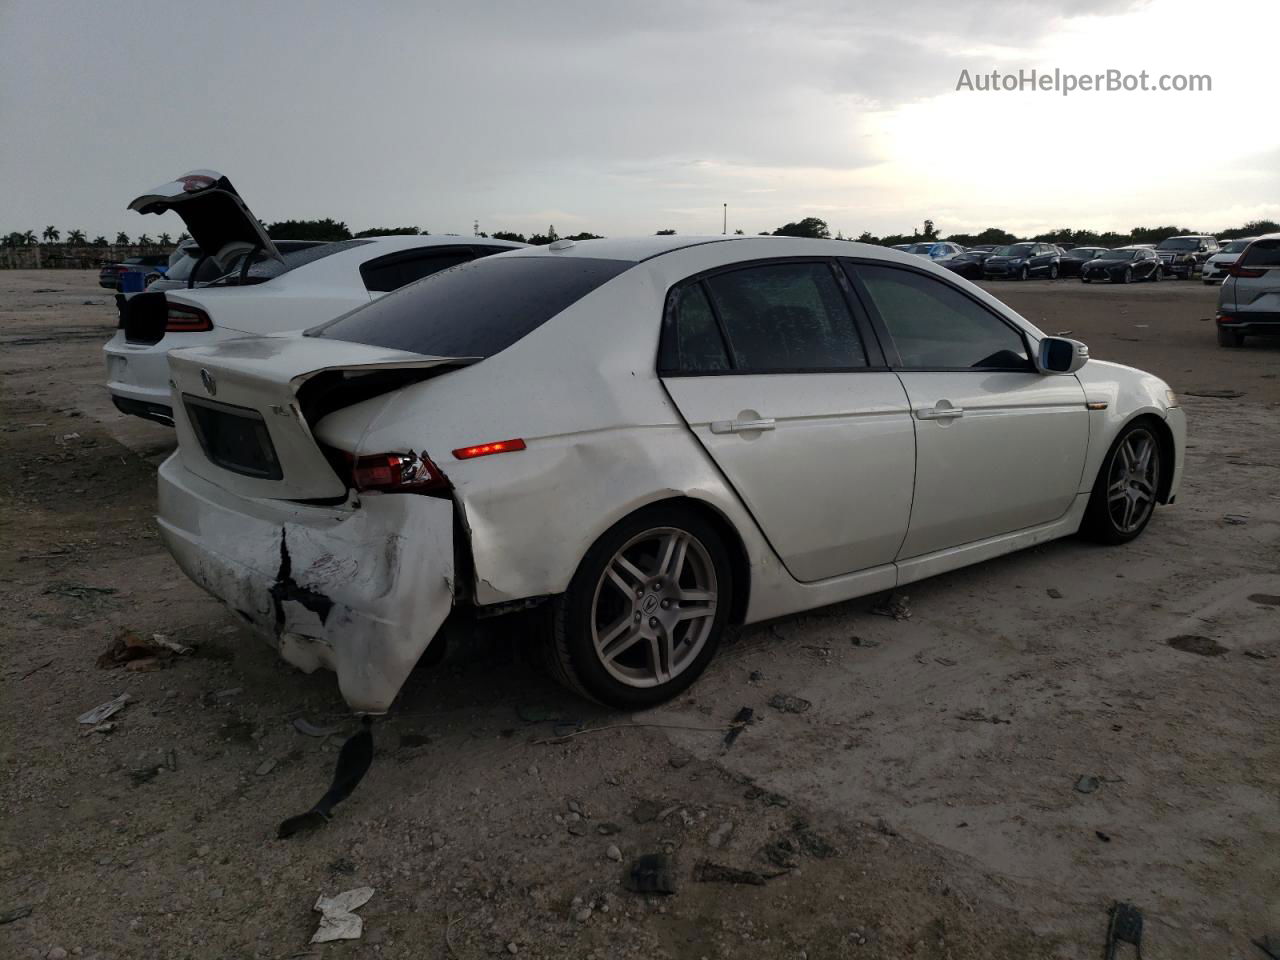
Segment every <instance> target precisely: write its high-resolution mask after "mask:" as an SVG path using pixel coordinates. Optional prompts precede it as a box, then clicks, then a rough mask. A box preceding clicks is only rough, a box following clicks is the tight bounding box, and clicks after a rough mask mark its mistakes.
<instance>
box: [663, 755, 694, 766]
mask: <svg viewBox="0 0 1280 960" xmlns="http://www.w3.org/2000/svg"><path fill="white" fill-rule="evenodd" d="M692 760H693V757H692V755H690V754H687V753H684V752H681V753H673V754H672V755H671V756H669V757H667V763H668V764H670V765H671V769H673V770H679V769H681V768H683V767H687V766H688V765H689V764H690V762H691V761H692Z"/></svg>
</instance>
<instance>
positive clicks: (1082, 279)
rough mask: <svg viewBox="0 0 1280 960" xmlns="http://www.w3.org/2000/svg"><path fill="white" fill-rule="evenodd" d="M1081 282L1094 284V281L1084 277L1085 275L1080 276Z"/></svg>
mask: <svg viewBox="0 0 1280 960" xmlns="http://www.w3.org/2000/svg"><path fill="white" fill-rule="evenodd" d="M1080 282H1081V283H1093V281H1092V280H1090V279H1089V278H1088V277H1086V276H1084V275H1083V274H1082V275H1081V276H1080Z"/></svg>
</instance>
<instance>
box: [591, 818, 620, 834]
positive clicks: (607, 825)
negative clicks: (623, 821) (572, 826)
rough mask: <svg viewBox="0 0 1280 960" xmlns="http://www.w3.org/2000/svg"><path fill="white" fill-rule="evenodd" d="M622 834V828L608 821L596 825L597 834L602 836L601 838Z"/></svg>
mask: <svg viewBox="0 0 1280 960" xmlns="http://www.w3.org/2000/svg"><path fill="white" fill-rule="evenodd" d="M621 832H622V827H620V826H618V824H616V823H612V822H610V821H608V820H606V821H605V822H604V823H600V824H597V825H596V833H598V834H600V836H602V837H611V836H613V835H614V834H615V833H621Z"/></svg>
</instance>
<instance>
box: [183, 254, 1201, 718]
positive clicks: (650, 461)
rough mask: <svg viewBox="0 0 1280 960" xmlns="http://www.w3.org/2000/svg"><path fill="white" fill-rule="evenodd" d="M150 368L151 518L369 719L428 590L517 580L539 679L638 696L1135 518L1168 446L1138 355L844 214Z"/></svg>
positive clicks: (447, 279)
mask: <svg viewBox="0 0 1280 960" xmlns="http://www.w3.org/2000/svg"><path fill="white" fill-rule="evenodd" d="M170 366H171V375H172V380H173V384H174V386H173V401H172V406H173V409H174V413H175V421H176V425H177V430H178V438H179V449H178V451H177V452H176V453H175V454H174V455H173V456H172V457H170V458H169V459H168V460H167V461H166V462H165V463H164V465H163V467H162V468H161V470H160V495H159V504H160V508H159V510H160V512H159V522H160V528H161V531H162V533H163V537H164V540H165V542H166V543H167V545H168V547H169V549H170V550H171V551H172V553H173V555H174V556H175V558H176V559H177V561H178V563H179V564H180V565H181V567H182V569H183V570H184V571H186V573H187V574H188V575H189V576H190V577H191V578H192V579H193V580H195V581H196V582H197V583H199V584H200V585H201V586H203V587H204V588H205V589H207V590H208V591H209V592H211V593H212V594H213V595H214V596H216V597H219V598H221V599H222V600H224V601H225V602H226V603H227V604H228V605H229V606H230V607H231V609H233V610H234V611H236V612H237V613H238V614H239V615H240V616H241V617H242V618H243V619H244V620H245V621H246V622H247V623H250V624H252V625H253V626H254V627H256V628H257V629H258V630H260V631H261V632H262V633H263V634H264V635H265V636H266V637H267V638H268V639H269V640H270V641H271V642H272V643H273V644H275V645H276V646H277V647H278V649H279V650H280V652H281V654H282V655H283V656H284V657H285V659H287V660H288V661H289V662H291V663H294V664H296V665H298V666H300V667H302V668H303V669H304V670H312V669H314V668H316V667H322V666H323V667H328V668H330V669H332V670H334V671H336V673H337V677H338V682H339V685H340V687H341V690H342V694H343V696H344V697H345V699H346V700H347V702H348V703H349V704H350V706H351V707H352V708H353V709H354V710H355V711H357V712H361V713H367V714H378V713H382V712H385V711H386V710H387V709H388V707H389V706H390V705H391V703H392V700H393V699H394V697H395V696H396V693H397V691H398V690H399V689H400V686H401V684H402V683H403V681H404V680H405V678H406V676H407V674H408V673H409V671H410V670H411V669H412V668H413V666H414V664H415V663H416V662H417V661H418V659H419V658H420V657H421V656H422V654H423V653H424V651H425V650H426V649H427V647H428V645H429V644H431V643H432V640H433V638H434V637H435V636H436V635H437V632H438V631H439V629H440V627H441V624H442V623H443V622H444V620H445V618H446V617H447V616H449V615H450V613H451V612H454V611H457V612H458V613H459V614H469V613H481V614H483V613H495V612H503V611H509V610H522V609H525V608H528V607H531V606H539V607H540V611H538V612H539V613H540V614H541V615H542V617H543V618H544V623H545V625H546V631H545V637H544V642H545V649H546V652H547V657H548V660H549V662H550V663H551V665H552V667H553V670H554V672H555V673H556V675H557V676H558V677H559V678H560V679H562V680H563V681H564V682H566V683H567V684H569V685H570V686H571V687H572V688H574V689H575V690H578V691H579V692H581V693H583V694H585V695H586V696H588V697H591V698H594V699H596V700H599V701H602V702H604V703H607V704H611V705H615V706H618V707H624V708H636V707H643V706H646V705H650V704H654V703H657V702H660V701H662V700H665V699H667V698H670V697H672V696H674V695H675V694H677V693H678V692H679V691H681V690H683V689H684V688H685V687H687V686H688V685H689V684H690V683H692V682H693V680H694V679H695V678H696V677H697V676H698V675H699V674H700V673H701V672H702V670H703V669H704V668H705V667H706V665H707V663H708V662H709V661H710V660H711V658H712V656H713V655H714V654H715V651H716V648H717V646H718V644H719V643H720V640H721V637H722V636H723V635H724V632H725V630H726V628H728V627H729V626H730V625H731V624H741V623H750V622H754V621H759V620H764V619H768V618H772V617H778V616H782V615H784V614H789V613H794V612H796V611H801V610H806V609H809V608H813V607H819V606H822V605H824V604H830V603H835V602H837V601H842V600H847V599H849V598H852V597H857V596H861V595H865V594H871V593H875V592H878V591H885V590H889V589H891V588H894V587H899V586H902V585H903V584H907V583H911V582H912V581H915V580H919V579H921V578H923V577H927V576H931V575H933V574H937V573H942V572H944V571H947V570H952V569H955V568H957V567H961V566H964V565H966V564H970V563H974V562H976V561H979V560H985V559H987V558H990V557H995V556H998V555H1000V554H1004V553H1008V552H1010V551H1013V550H1018V549H1020V548H1023V547H1027V546H1031V545H1032V544H1038V543H1042V542H1044V541H1046V540H1050V539H1053V538H1055V537H1062V536H1067V535H1069V534H1073V533H1075V532H1077V531H1084V532H1086V533H1088V534H1090V535H1091V536H1093V537H1095V538H1097V539H1100V540H1102V541H1104V542H1107V543H1122V542H1124V541H1127V540H1130V539H1132V538H1133V537H1136V536H1137V535H1138V534H1139V533H1141V532H1142V530H1143V528H1144V527H1145V526H1146V524H1147V522H1148V521H1149V520H1150V518H1151V516H1152V512H1153V510H1154V508H1155V506H1156V504H1157V503H1170V502H1172V501H1173V499H1174V496H1175V495H1176V493H1177V490H1178V484H1179V478H1180V474H1181V471H1182V464H1183V447H1184V437H1185V421H1184V418H1183V413H1182V410H1181V408H1180V407H1179V405H1178V401H1177V398H1176V397H1175V396H1174V394H1173V393H1172V392H1171V391H1170V390H1169V388H1168V387H1167V385H1166V384H1165V383H1163V382H1162V381H1161V380H1159V379H1157V378H1156V377H1153V376H1150V375H1149V374H1146V373H1143V372H1141V371H1138V370H1133V369H1130V368H1127V367H1122V366H1118V365H1116V364H1112V363H1105V362H1101V361H1097V360H1089V359H1088V353H1087V350H1086V349H1085V347H1084V345H1083V344H1080V343H1077V342H1075V341H1071V340H1065V339H1061V338H1057V337H1049V336H1046V335H1044V334H1043V333H1041V332H1040V331H1039V330H1037V329H1036V328H1035V327H1034V326H1032V325H1031V324H1030V323H1028V322H1027V321H1026V320H1024V319H1023V318H1022V317H1020V316H1018V315H1017V314H1016V313H1014V312H1013V311H1012V310H1010V309H1009V308H1008V307H1006V306H1005V305H1004V304H1002V303H1001V302H999V301H998V300H996V299H995V298H993V297H991V296H990V295H988V294H986V293H984V292H983V291H982V290H980V289H978V288H977V287H975V286H973V285H971V284H969V283H967V282H966V281H964V280H961V279H959V278H957V277H956V276H955V275H954V274H951V273H950V272H948V271H945V270H942V269H940V268H938V267H937V266H935V265H933V264H931V263H928V262H925V261H922V260H921V259H920V258H919V257H914V256H911V255H909V254H903V253H899V252H896V251H893V250H887V249H885V248H882V247H875V246H868V245H863V244H857V243H848V242H840V241H824V240H804V239H793V238H783V237H769V238H765V237H743V238H721V237H716V238H703V239H697V238H687V237H649V238H643V239H636V240H593V241H586V242H579V243H576V244H575V243H572V242H569V241H558V242H557V243H555V244H552V245H551V246H550V247H540V248H530V249H524V250H519V251H516V252H512V253H506V254H500V255H498V256H494V257H486V258H484V259H481V260H475V261H473V262H471V263H467V264H464V265H461V266H458V267H454V268H453V269H451V270H448V271H445V272H443V273H438V274H436V275H434V276H431V277H428V278H427V279H425V280H422V281H419V282H418V283H415V284H413V285H411V286H409V287H406V288H404V289H403V290H400V291H398V292H397V293H395V294H392V295H390V296H387V297H385V298H383V299H381V300H379V301H377V302H375V303H372V304H370V305H369V306H367V307H364V308H361V309H360V310H357V311H354V312H352V313H350V314H348V315H346V316H344V317H341V318H338V319H337V320H334V321H331V322H329V323H327V324H323V325H321V326H319V327H316V328H313V329H311V330H309V331H308V332H307V334H306V335H305V336H281V337H267V338H258V339H241V340H235V341H228V342H225V343H222V344H218V345H214V346H209V347H198V348H191V349H185V350H179V351H175V352H174V353H173V354H171V356H170Z"/></svg>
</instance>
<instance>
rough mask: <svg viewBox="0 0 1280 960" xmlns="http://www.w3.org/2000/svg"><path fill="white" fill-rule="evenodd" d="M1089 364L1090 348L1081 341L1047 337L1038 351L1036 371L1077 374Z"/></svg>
mask: <svg viewBox="0 0 1280 960" xmlns="http://www.w3.org/2000/svg"><path fill="white" fill-rule="evenodd" d="M1088 362H1089V348H1088V347H1087V346H1085V345H1084V344H1083V343H1081V342H1080V341H1079V340H1068V339H1067V338H1066V337H1045V338H1044V339H1043V340H1041V341H1040V349H1039V350H1037V351H1036V369H1037V370H1039V371H1040V372H1041V373H1075V372H1076V371H1077V370H1079V369H1080V368H1081V367H1083V366H1084V365H1085V364H1086V363H1088Z"/></svg>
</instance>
